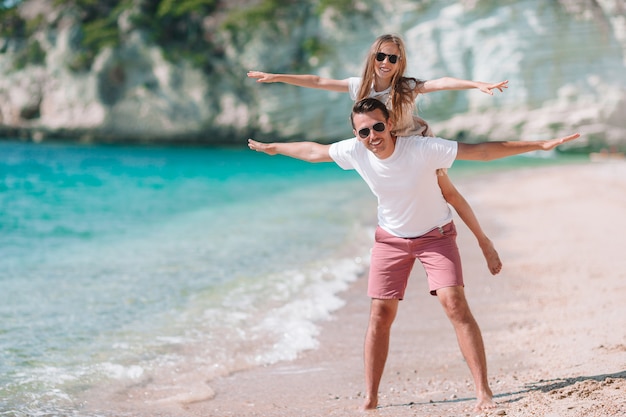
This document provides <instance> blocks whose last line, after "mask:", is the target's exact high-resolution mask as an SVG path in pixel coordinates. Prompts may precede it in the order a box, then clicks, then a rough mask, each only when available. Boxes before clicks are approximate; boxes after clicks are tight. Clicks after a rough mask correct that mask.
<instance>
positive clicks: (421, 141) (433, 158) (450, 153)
mask: <svg viewBox="0 0 626 417" xmlns="http://www.w3.org/2000/svg"><path fill="white" fill-rule="evenodd" d="M457 147H458V144H457V143H456V142H454V141H450V140H446V139H441V138H433V137H419V136H418V137H416V136H408V137H404V136H399V137H397V139H396V145H395V149H394V152H393V154H392V155H391V156H390V157H388V158H386V159H379V158H377V157H376V155H374V154H373V153H372V152H370V151H369V150H368V149H367V148H366V147H365V145H363V143H361V142H360V141H359V140H357V139H356V138H353V139H346V140H343V141H340V142H336V143H333V144H332V145H331V146H330V157H331V158H332V159H333V160H334V161H335V162H336V163H337V165H339V166H340V167H341V168H343V169H346V170H347V169H354V170H356V171H357V172H358V173H359V175H360V176H361V177H362V178H363V179H364V180H365V182H366V183H367V185H369V187H370V189H371V190H372V192H373V193H374V195H375V196H376V197H377V198H378V225H379V226H380V227H382V228H383V229H384V230H386V231H387V232H389V233H391V234H392V235H394V236H398V237H417V236H421V235H423V234H425V233H428V232H429V231H431V230H433V229H435V228H437V227H439V226H443V225H444V224H446V223H449V222H450V221H451V220H452V212H451V210H450V207H449V206H448V204H447V203H446V201H445V199H444V198H443V195H442V194H441V188H439V184H438V183H437V176H436V173H435V171H436V170H437V168H450V167H451V166H452V163H453V162H454V160H455V158H456V153H457Z"/></svg>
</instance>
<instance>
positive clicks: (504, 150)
mask: <svg viewBox="0 0 626 417" xmlns="http://www.w3.org/2000/svg"><path fill="white" fill-rule="evenodd" d="M579 137H580V134H578V133H575V134H573V135H569V136H565V137H562V138H558V139H550V140H537V141H512V142H483V143H475V144H471V143H459V147H458V150H457V154H456V159H464V160H471V161H491V160H493V159H500V158H505V157H507V156H513V155H519V154H522V153H526V152H531V151H549V150H551V149H554V148H556V147H557V146H559V145H562V144H564V143H566V142H570V141H572V140H574V139H577V138H579Z"/></svg>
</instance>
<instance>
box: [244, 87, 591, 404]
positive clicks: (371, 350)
mask: <svg viewBox="0 0 626 417" xmlns="http://www.w3.org/2000/svg"><path fill="white" fill-rule="evenodd" d="M350 120H351V122H352V128H353V132H354V134H355V135H356V137H355V138H353V139H347V140H343V141H340V142H337V143H333V144H331V145H323V144H319V143H315V142H292V143H260V142H257V141H254V140H252V139H250V140H249V141H248V146H249V147H250V149H252V150H255V151H259V152H265V153H267V154H269V155H276V154H281V155H286V156H290V157H292V158H296V159H301V160H304V161H309V162H333V161H334V162H336V163H337V164H338V165H339V166H340V167H342V168H343V169H355V170H356V171H357V172H358V173H359V175H361V177H362V178H363V179H364V180H365V182H366V183H367V184H368V185H369V187H370V189H371V190H372V192H373V193H374V195H376V197H377V198H378V227H377V229H376V233H375V242H374V247H373V249H372V258H371V262H370V274H369V282H368V295H369V296H370V297H371V299H372V301H371V309H370V318H369V324H368V328H367V333H366V336H365V346H364V362H365V384H366V399H365V403H364V404H363V409H365V410H370V409H375V408H376V407H377V405H378V388H379V385H380V380H381V377H382V374H383V369H384V367H385V362H386V360H387V353H388V350H389V336H390V332H391V325H392V323H393V321H394V319H395V317H396V312H397V311H398V304H399V301H400V300H402V298H403V297H404V291H405V288H406V285H407V281H408V277H409V274H410V272H411V269H412V267H413V264H414V262H415V259H416V258H417V259H419V260H420V262H421V263H422V264H423V266H424V269H425V270H426V274H427V277H428V283H429V289H430V292H431V294H432V295H436V296H437V297H438V298H439V300H440V302H441V305H442V306H443V309H444V311H445V312H446V314H447V316H448V318H449V320H450V321H451V323H452V325H453V327H454V330H455V332H456V336H457V340H458V342H459V347H460V349H461V352H462V354H463V356H464V358H465V360H466V362H467V364H468V367H469V369H470V372H471V374H472V377H473V379H474V384H475V389H476V397H477V400H478V401H477V404H476V407H475V408H476V410H477V411H480V410H485V409H490V408H494V407H495V403H494V401H493V393H492V391H491V388H490V387H489V383H488V380H487V361H486V358H485V349H484V345H483V339H482V335H481V332H480V328H479V327H478V324H477V323H476V321H475V320H474V317H473V315H472V313H471V311H470V308H469V305H468V303H467V300H466V298H465V293H464V286H463V273H462V269H461V260H460V256H459V252H458V248H457V246H456V230H455V227H454V223H453V222H452V212H451V210H450V208H449V206H448V205H447V204H446V202H445V200H444V198H443V196H442V194H441V190H440V188H439V186H438V184H437V179H436V174H435V171H436V169H438V168H449V167H450V166H451V165H452V163H453V162H454V160H455V159H465V160H482V161H487V160H492V159H498V158H504V157H507V156H512V155H517V154H521V153H525V152H529V151H535V150H546V151H547V150H551V149H553V148H555V147H556V146H558V145H560V144H562V143H565V142H568V141H571V140H574V139H576V138H578V137H579V136H580V135H579V134H574V135H571V136H567V137H564V138H560V139H553V140H545V141H535V142H484V143H478V144H465V143H457V142H453V141H449V140H445V139H441V138H431V137H396V136H394V135H392V134H391V131H393V125H392V124H391V122H390V118H389V112H388V110H387V108H386V107H385V105H384V104H383V103H382V102H380V101H378V100H376V99H373V98H366V99H364V100H361V101H359V102H357V103H356V104H355V105H354V107H353V109H352V114H351V117H350Z"/></svg>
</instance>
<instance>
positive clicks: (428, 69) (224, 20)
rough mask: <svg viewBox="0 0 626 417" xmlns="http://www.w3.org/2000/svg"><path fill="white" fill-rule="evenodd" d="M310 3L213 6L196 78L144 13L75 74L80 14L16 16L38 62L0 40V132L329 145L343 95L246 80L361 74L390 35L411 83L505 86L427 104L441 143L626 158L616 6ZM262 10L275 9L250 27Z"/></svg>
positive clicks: (622, 27)
mask: <svg viewBox="0 0 626 417" xmlns="http://www.w3.org/2000/svg"><path fill="white" fill-rule="evenodd" d="M137 3H141V2H140V1H137ZM143 3H146V1H144V2H143ZM148 3H149V2H148ZM316 3H318V2H312V1H311V2H304V1H303V2H284V1H283V2H281V1H269V0H264V1H261V2H258V1H256V2H252V1H250V2H246V1H237V2H228V3H224V5H223V6H221V7H220V8H217V9H215V10H213V11H212V12H211V13H210V14H208V15H205V16H201V19H202V28H203V31H204V32H203V36H204V38H207V37H210V38H211V39H212V42H213V44H216V45H219V49H216V50H207V53H206V54H205V59H206V61H207V62H208V63H207V62H205V63H204V64H203V65H197V64H194V62H193V60H190V59H185V58H180V57H179V58H175V59H172V53H171V50H169V49H170V48H176V45H171V46H168V45H167V44H166V45H164V44H159V43H157V42H155V40H154V38H153V37H151V36H147V35H146V31H145V30H140V29H139V28H138V27H137V24H136V23H134V22H136V21H137V16H136V14H137V13H140V12H141V9H137V8H135V9H129V10H127V11H125V12H123V13H120V14H119V16H116V20H115V24H116V25H117V27H116V29H117V32H116V33H119V35H118V37H119V39H120V42H118V43H117V44H115V45H113V46H108V47H103V48H101V49H99V50H97V51H96V53H95V54H94V56H93V59H92V60H91V61H90V62H89V65H88V66H85V67H84V68H82V69H80V70H77V69H76V67H75V66H72V65H69V63H75V62H76V60H77V54H78V53H79V52H80V47H79V46H78V45H79V42H78V41H77V39H79V38H80V36H81V33H82V32H81V23H80V19H78V18H77V17H76V11H75V9H72V8H71V7H67V6H55V4H58V2H56V3H55V2H54V1H48V0H25V1H23V2H20V3H19V4H18V6H17V8H18V10H19V14H20V16H21V17H22V19H24V20H26V21H31V22H32V21H37V22H39V25H38V26H37V28H36V29H35V30H33V31H32V33H30V34H29V35H28V36H29V38H30V40H31V41H32V40H36V41H37V42H36V44H37V45H38V48H39V49H40V51H39V53H38V54H31V55H29V56H30V57H31V59H30V60H27V61H26V62H25V63H24V64H23V65H21V66H19V67H17V66H16V60H17V59H18V57H20V56H24V53H23V51H24V48H26V46H25V45H26V44H28V43H27V42H24V40H22V41H21V42H20V41H19V39H17V40H16V38H15V37H11V36H6V35H5V36H4V37H3V38H2V39H1V40H0V71H2V74H3V75H2V77H1V78H0V130H1V131H2V134H3V135H4V136H19V137H27V138H32V139H34V140H44V139H46V138H50V137H65V138H72V139H78V140H83V141H98V140H104V141H120V142H122V141H130V140H137V141H148V142H158V141H179V142H186V141H199V142H203V143H210V144H215V143H233V144H243V143H244V141H245V138H246V137H247V136H248V135H254V136H255V137H258V138H270V137H271V138H274V139H278V138H282V139H287V138H294V137H295V138H301V139H317V140H335V139H339V138H343V137H347V136H349V135H350V134H351V132H350V129H349V124H348V121H347V120H348V119H347V117H348V113H349V109H350V100H349V98H348V97H347V95H342V94H336V93H329V92H324V91H319V90H305V89H302V88H297V87H292V86H286V85H279V84H269V85H267V84H256V83H255V82H254V80H248V79H246V71H247V70H248V69H259V70H264V71H270V72H307V73H316V74H319V75H323V76H329V77H336V78H345V77H348V76H353V75H360V71H361V66H362V63H363V59H364V56H365V52H366V51H367V49H368V47H369V45H370V44H371V42H372V41H373V40H374V39H375V38H376V37H377V36H378V35H380V34H382V33H388V32H393V33H398V34H400V35H401V36H402V37H403V38H404V39H405V41H406V44H407V47H408V51H407V52H408V55H409V56H408V59H409V72H408V75H411V76H415V77H418V78H421V79H432V78H437V77H441V76H445V75H448V76H453V77H457V78H465V79H474V80H482V81H500V80H504V79H508V80H509V85H510V87H509V89H508V90H507V91H506V92H505V93H503V94H497V95H496V96H495V97H490V96H488V95H485V94H482V93H480V92H478V91H471V90H470V91H462V92H441V93H433V94H430V95H427V96H424V97H422V98H421V99H420V100H419V102H418V108H419V111H420V113H421V114H422V116H423V117H424V118H426V119H427V120H429V121H431V123H432V124H433V127H434V129H435V132H436V133H437V134H439V135H441V136H444V137H464V138H469V139H470V140H471V139H472V138H480V139H483V138H489V139H516V138H530V139H534V138H539V137H544V136H550V137H551V136H553V135H560V134H564V133H570V132H573V131H580V132H581V133H583V135H584V137H585V140H586V142H585V141H583V142H581V143H582V144H586V145H589V147H590V148H598V147H602V146H606V145H607V144H609V145H618V146H621V147H624V146H626V145H625V144H626V58H625V57H626V6H625V5H624V3H623V2H621V1H611V0H595V1H594V0H576V1H574V0H562V1H561V2H543V1H539V0H521V1H501V2H493V1H488V0H473V1H471V0H464V1H421V2H406V1H398V0H391V1H389V0H386V1H382V0H379V1H373V0H372V1H366V0H363V1H360V2H350V1H348V2H337V4H340V6H327V7H325V8H318V7H317V6H315V4H316ZM259 4H260V5H259ZM263 5H266V6H267V5H269V6H272V7H274V8H273V9H272V8H271V7H266V8H265V10H264V12H263V13H256V12H255V13H254V14H250V13H246V11H250V10H255V11H258V10H260V9H259V7H261V6H263ZM279 6H280V7H279ZM255 8H256V9H255ZM133 13H134V14H133ZM253 17H254V18H255V19H256V20H250V19H252V18H253ZM247 19H248V20H247ZM2 24H3V26H6V22H2ZM30 44H31V45H32V44H33V42H30ZM37 51H38V50H36V51H35V52H37ZM579 146H580V145H579Z"/></svg>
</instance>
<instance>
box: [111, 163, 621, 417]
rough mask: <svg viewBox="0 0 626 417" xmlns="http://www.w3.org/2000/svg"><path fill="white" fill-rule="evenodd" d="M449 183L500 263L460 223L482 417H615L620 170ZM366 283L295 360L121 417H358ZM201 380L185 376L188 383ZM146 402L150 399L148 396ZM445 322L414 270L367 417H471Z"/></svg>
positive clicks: (114, 405) (132, 404)
mask: <svg viewBox="0 0 626 417" xmlns="http://www.w3.org/2000/svg"><path fill="white" fill-rule="evenodd" d="M455 183H456V185H457V187H458V188H459V189H460V191H461V192H462V193H463V194H464V195H465V197H466V198H467V199H468V200H469V201H470V203H471V205H472V207H473V208H474V210H475V212H476V214H477V216H478V218H479V220H480V221H481V224H482V225H483V227H484V229H485V230H486V232H487V234H488V235H489V236H490V237H491V239H492V240H493V241H494V243H495V245H496V248H497V249H498V251H499V253H500V256H501V258H502V260H503V262H504V268H503V272H502V273H501V274H500V275H498V276H496V277H493V276H491V275H490V274H489V273H488V271H487V268H486V264H485V262H484V259H483V258H482V254H481V252H480V250H479V248H478V246H477V244H476V242H475V241H474V238H473V236H472V235H471V234H470V232H469V230H467V228H466V227H465V225H464V224H462V222H461V221H460V220H456V223H457V226H458V229H459V242H458V243H459V246H460V248H461V255H462V257H463V262H464V271H465V279H466V291H467V295H468V299H469V302H470V306H471V307H472V310H473V312H474V315H475V316H476V319H477V321H478V323H479V325H480V326H481V329H482V331H483V337H484V339H485V345H486V349H487V358H488V363H489V369H490V372H489V375H490V383H491V387H492V389H493V391H494V394H495V395H496V401H497V402H498V403H499V404H500V405H501V407H499V408H498V409H496V410H493V411H489V412H487V413H482V415H484V416H496V415H507V416H524V417H526V416H542V417H547V416H554V417H556V416H558V417H567V416H572V417H573V416H577V417H578V416H580V417H582V416H585V417H590V416H626V219H625V218H624V216H625V215H626V163H624V162H611V163H604V164H603V163H599V164H593V163H588V164H578V165H568V166H553V167H545V168H530V169H524V170H518V171H513V172H505V173H498V174H496V175H491V176H489V177H485V176H483V177H480V178H478V179H476V178H474V179H472V180H470V181H463V180H462V179H458V178H455ZM365 285H366V282H365V278H363V279H361V280H359V281H358V282H357V283H355V285H354V286H353V287H352V288H351V289H350V290H349V291H347V292H346V293H345V294H343V296H344V298H345V299H346V300H347V306H346V307H345V308H343V309H342V310H340V311H339V312H338V313H337V315H336V317H335V319H334V320H333V321H331V322H327V323H322V324H321V325H322V327H323V331H322V334H321V337H320V342H321V347H320V348H319V349H317V350H314V351H308V352H304V353H303V354H302V355H301V357H300V358H299V359H297V360H296V361H293V362H289V363H279V364H276V365H273V366H269V367H266V368H262V369H255V370H252V371H246V372H241V373H238V374H235V375H232V376H229V377H226V378H223V379H220V380H217V381H212V382H211V387H212V388H213V389H214V391H215V397H214V398H213V399H211V400H207V401H200V402H196V403H193V404H179V403H175V402H165V403H158V404H156V403H151V402H145V401H143V400H141V399H138V398H136V397H132V398H130V397H128V396H126V395H125V393H124V392H118V393H116V395H115V396H114V397H111V398H109V399H108V400H107V399H106V398H105V399H103V400H104V401H105V402H108V403H109V404H110V405H111V408H110V410H109V413H110V412H111V410H118V411H119V412H120V415H122V414H124V415H127V414H126V413H129V414H131V415H133V416H140V415H146V416H147V415H150V416H158V415H162V416H180V417H186V416H204V417H209V416H237V417H247V416H265V417H274V416H285V417H286V416H290V417H291V416H353V415H354V416H357V415H363V413H362V412H360V411H358V407H359V406H360V405H361V402H362V400H363V399H362V397H361V395H362V394H361V393H362V390H363V365H362V348H363V336H364V332H365V326H366V324H367V317H368V312H369V311H368V310H369V299H368V298H367V297H366V295H365ZM199 382H201V381H195V384H198V383H199ZM147 396H148V397H150V395H149V394H147ZM474 402H475V398H474V390H473V385H472V382H471V378H470V375H469V371H468V369H467V367H466V365H465V363H464V361H463V358H462V356H461V354H460V352H459V349H458V347H457V344H456V339H455V336H454V333H453V330H452V327H451V325H450V324H449V322H448V320H447V319H446V318H445V316H444V314H443V311H442V309H441V307H440V306H439V303H438V301H437V299H436V298H435V297H432V296H430V295H429V294H428V291H427V289H426V282H425V278H424V274H423V271H422V270H421V267H419V265H417V266H416V268H415V271H414V273H413V276H412V281H411V282H410V284H409V290H408V294H407V296H406V299H405V300H404V301H402V303H401V306H400V312H399V315H398V318H397V320H396V323H395V324H394V329H393V335H392V342H391V350H390V354H389V360H388V362H387V367H386V369H385V374H384V376H383V380H382V384H381V398H380V406H381V407H380V408H379V409H378V410H376V411H370V412H367V413H365V414H366V415H371V416H394V417H395V416H400V417H402V416H476V415H481V414H480V413H476V412H473V411H472V410H473V406H474Z"/></svg>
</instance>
